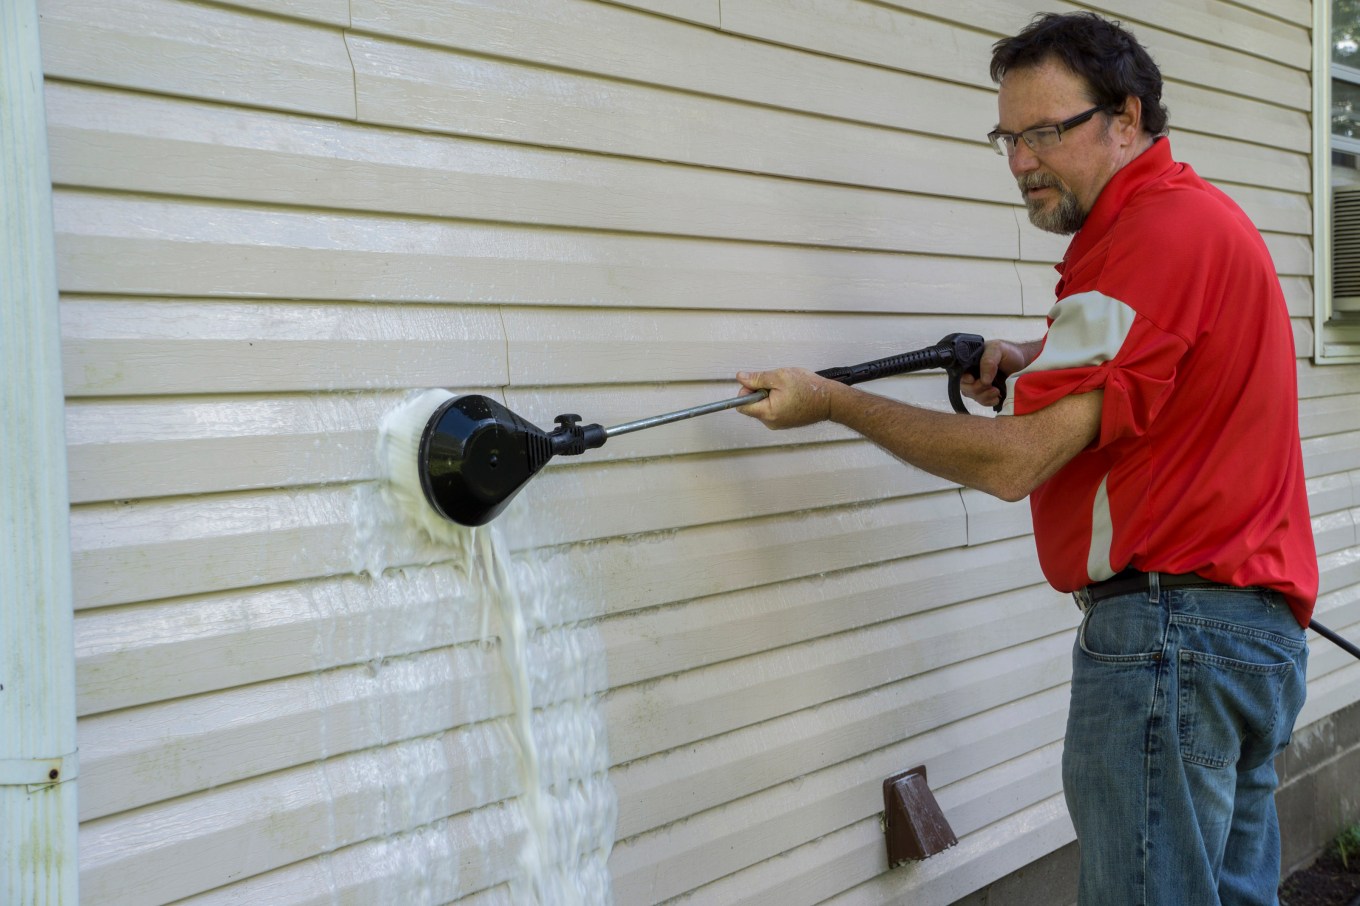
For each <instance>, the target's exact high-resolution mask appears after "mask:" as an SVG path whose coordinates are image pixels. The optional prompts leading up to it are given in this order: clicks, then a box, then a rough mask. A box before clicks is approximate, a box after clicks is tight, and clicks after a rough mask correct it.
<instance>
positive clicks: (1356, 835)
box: [1333, 824, 1360, 871]
mask: <svg viewBox="0 0 1360 906" xmlns="http://www.w3.org/2000/svg"><path fill="white" fill-rule="evenodd" d="M1333 845H1334V846H1335V847H1336V854H1337V855H1338V856H1340V857H1341V864H1342V866H1343V867H1344V868H1345V869H1346V870H1347V871H1350V870H1351V860H1352V859H1355V860H1356V866H1355V869H1356V870H1357V871H1360V824H1352V825H1351V826H1350V827H1348V828H1346V829H1345V830H1344V831H1342V832H1341V834H1340V836H1338V837H1337V838H1336V842H1335V843H1334V844H1333Z"/></svg>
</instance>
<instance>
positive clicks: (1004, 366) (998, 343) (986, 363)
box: [959, 340, 1043, 408]
mask: <svg viewBox="0 0 1360 906" xmlns="http://www.w3.org/2000/svg"><path fill="white" fill-rule="evenodd" d="M1042 348H1043V343H1042V341H1039V340H1035V341H1032V342H1029V343H1014V342H1011V341H1010V340H988V341H987V342H986V343H985V344H983V347H982V359H981V361H979V362H978V377H976V378H974V377H973V376H972V375H969V374H965V375H963V376H962V377H961V378H960V379H959V390H960V391H962V392H963V395H964V396H966V397H968V398H969V399H971V400H976V401H977V402H978V403H979V404H980V405H983V406H987V407H988V408H991V407H993V406H995V405H996V404H997V403H999V402H1001V391H999V390H997V389H996V388H995V387H993V386H992V381H994V380H996V372H997V369H1000V370H1001V371H1003V372H1005V373H1006V374H1015V373H1016V372H1017V371H1020V370H1021V369H1022V368H1025V367H1026V366H1027V365H1029V363H1030V362H1032V361H1034V359H1035V358H1036V357H1038V355H1039V350H1040V349H1042Z"/></svg>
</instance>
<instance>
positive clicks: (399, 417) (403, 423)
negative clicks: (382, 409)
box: [378, 389, 461, 541]
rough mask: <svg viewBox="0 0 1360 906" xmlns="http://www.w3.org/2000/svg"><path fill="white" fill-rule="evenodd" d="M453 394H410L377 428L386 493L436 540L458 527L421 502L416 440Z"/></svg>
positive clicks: (426, 503) (423, 497)
mask: <svg viewBox="0 0 1360 906" xmlns="http://www.w3.org/2000/svg"><path fill="white" fill-rule="evenodd" d="M451 399H453V394H452V393H450V392H449V391H447V390H440V389H435V390H423V391H418V392H416V393H413V394H412V395H411V396H409V397H407V398H406V400H405V401H404V402H403V403H402V404H401V405H400V406H398V407H397V408H396V409H393V410H392V411H391V412H390V413H388V415H387V417H386V418H384V419H383V421H382V424H381V425H380V426H379V429H378V461H379V462H381V463H382V464H383V467H384V468H385V469H386V472H387V491H388V493H390V495H391V497H392V500H393V503H394V504H395V506H396V507H397V509H398V510H400V511H401V512H402V513H404V514H406V516H408V517H409V518H410V519H411V520H412V521H413V522H415V523H416V524H417V525H419V526H420V527H421V528H423V529H424V530H425V531H426V532H427V533H428V534H429V535H430V537H431V538H433V539H434V540H436V541H440V540H445V539H447V538H448V537H449V535H450V533H454V534H461V533H459V532H457V530H458V529H459V528H460V527H459V526H457V525H455V524H454V523H452V522H449V521H448V520H447V519H444V518H443V517H441V516H440V515H439V514H438V513H436V512H435V511H434V508H433V507H431V506H430V505H429V503H428V502H427V501H426V500H425V492H424V491H422V490H421V487H420V461H419V460H420V438H421V435H422V434H424V433H425V426H426V425H427V424H428V423H429V421H430V417H431V416H432V415H434V411H435V410H436V409H438V408H439V407H440V406H442V405H443V404H444V403H446V402H447V401H449V400H451Z"/></svg>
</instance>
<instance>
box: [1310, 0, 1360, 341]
mask: <svg viewBox="0 0 1360 906" xmlns="http://www.w3.org/2000/svg"><path fill="white" fill-rule="evenodd" d="M1313 29H1314V31H1313V36H1314V40H1313V73H1312V75H1313V362H1314V363H1315V364H1318V365H1333V364H1336V365H1340V364H1356V363H1360V317H1356V316H1354V315H1352V314H1349V313H1348V314H1347V316H1346V317H1345V318H1338V317H1334V312H1333V305H1332V301H1333V296H1332V151H1333V149H1336V150H1340V151H1344V152H1346V153H1353V154H1356V155H1357V156H1360V139H1349V138H1345V137H1340V136H1333V135H1332V117H1331V109H1332V79H1333V77H1339V78H1341V79H1342V80H1344V81H1347V82H1354V83H1355V84H1356V85H1357V86H1360V69H1356V68H1353V67H1349V66H1345V65H1343V64H1340V63H1333V62H1332V46H1331V44H1332V0H1322V2H1315V3H1314V4H1313Z"/></svg>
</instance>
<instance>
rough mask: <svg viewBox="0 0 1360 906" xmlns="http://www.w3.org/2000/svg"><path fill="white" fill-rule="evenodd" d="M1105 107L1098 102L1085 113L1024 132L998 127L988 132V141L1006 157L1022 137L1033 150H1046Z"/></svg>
mask: <svg viewBox="0 0 1360 906" xmlns="http://www.w3.org/2000/svg"><path fill="white" fill-rule="evenodd" d="M1104 109H1106V107H1105V105H1104V104H1097V105H1096V106H1094V107H1092V108H1091V109H1090V110H1087V111H1086V112H1084V113H1078V114H1077V115H1076V116H1074V117H1072V118H1071V119H1070V120H1063V121H1062V122H1061V123H1055V124H1054V125H1052V126H1035V127H1034V128H1033V129H1026V130H1025V131H1024V132H1002V131H1001V130H999V129H996V130H993V131H991V132H988V133H987V141H989V142H991V143H992V148H993V149H994V150H995V151H996V153H997V154H1002V155H1005V156H1006V157H1010V156H1011V155H1013V154H1014V153H1015V144H1016V142H1017V141H1018V140H1019V139H1022V138H1023V139H1024V140H1025V144H1026V145H1028V146H1029V149H1030V150H1031V151H1035V152H1038V151H1046V150H1048V149H1049V148H1052V147H1053V146H1054V145H1056V144H1058V143H1059V142H1061V141H1062V134H1063V133H1064V132H1066V131H1067V130H1068V129H1074V128H1076V127H1077V126H1080V125H1081V124H1082V123H1084V122H1086V121H1087V120H1089V119H1090V118H1091V117H1093V116H1095V115H1096V114H1097V113H1099V112H1100V111H1102V110H1104Z"/></svg>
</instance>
